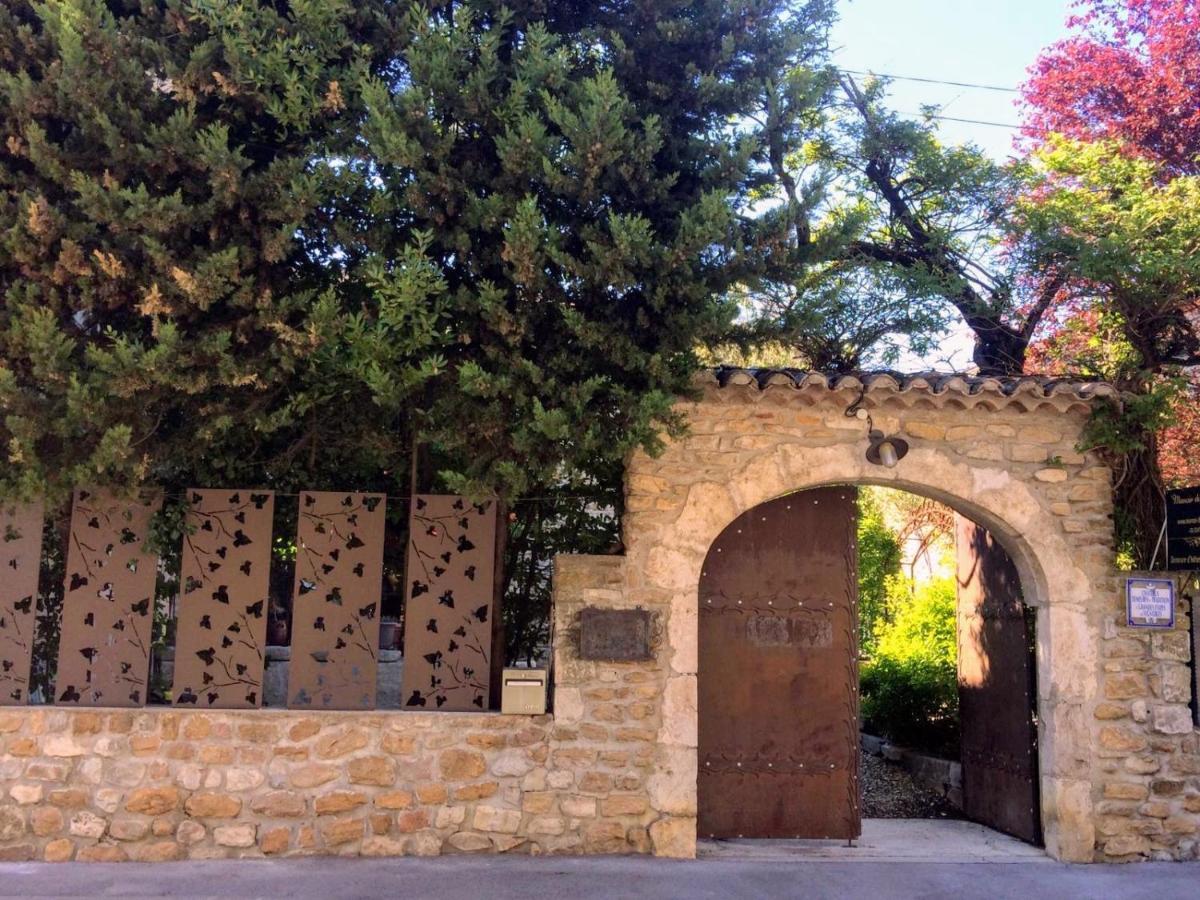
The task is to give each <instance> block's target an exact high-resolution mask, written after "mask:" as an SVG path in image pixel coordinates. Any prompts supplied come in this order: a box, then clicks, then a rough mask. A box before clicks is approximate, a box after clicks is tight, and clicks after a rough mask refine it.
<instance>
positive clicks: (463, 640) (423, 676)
mask: <svg viewBox="0 0 1200 900" xmlns="http://www.w3.org/2000/svg"><path fill="white" fill-rule="evenodd" d="M495 567H496V503H495V501H491V500H489V501H485V502H483V503H471V502H470V501H469V500H467V499H466V498H465V497H459V496H455V495H453V494H422V495H418V496H416V497H414V498H413V505H412V512H411V514H410V516H409V539H408V565H407V569H406V573H407V574H406V576H405V577H406V581H407V583H408V591H407V605H406V606H405V614H404V622H405V628H404V688H403V691H402V695H403V698H404V706H405V707H407V708H424V709H445V710H449V711H454V710H468V711H469V710H473V709H485V708H486V707H487V702H488V691H489V688H490V683H491V672H490V669H491V658H492V622H491V617H492V615H493V614H494V610H493V604H494V602H495V600H494V588H495V582H494V579H495Z"/></svg>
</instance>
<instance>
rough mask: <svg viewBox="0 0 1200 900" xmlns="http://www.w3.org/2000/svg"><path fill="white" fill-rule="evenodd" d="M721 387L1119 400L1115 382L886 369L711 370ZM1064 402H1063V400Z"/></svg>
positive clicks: (1058, 401) (1033, 400)
mask: <svg viewBox="0 0 1200 900" xmlns="http://www.w3.org/2000/svg"><path fill="white" fill-rule="evenodd" d="M712 375H713V377H714V378H715V381H716V384H717V386H718V387H722V388H724V387H730V386H751V387H757V388H758V389H759V390H764V391H765V390H767V389H768V388H792V389H795V390H801V391H820V390H827V391H860V392H864V393H865V394H866V395H868V396H869V395H871V394H874V393H876V392H881V393H886V394H892V395H913V396H914V397H915V396H918V395H925V396H932V397H940V398H943V399H945V400H952V399H960V400H969V398H978V399H980V400H983V399H991V400H994V401H997V402H1003V401H1007V400H1018V401H1025V402H1024V403H1023V404H1022V405H1025V406H1032V405H1041V402H1042V401H1050V402H1051V403H1053V404H1054V405H1068V406H1070V405H1075V404H1076V403H1088V402H1090V401H1092V400H1096V399H1099V398H1110V399H1112V400H1116V401H1118V402H1119V401H1120V393H1119V392H1118V391H1117V389H1116V388H1114V387H1113V386H1112V385H1111V384H1108V383H1106V382H1103V381H1094V380H1087V379H1080V378H1060V377H1052V376H1045V375H1012V376H996V375H959V374H951V373H945V372H912V373H903V372H892V371H887V370H876V371H864V372H849V373H844V374H827V373H824V372H810V371H805V370H803V369H758V368H738V367H734V366H720V367H718V368H716V369H714V370H712ZM1063 401H1065V403H1064V402H1063Z"/></svg>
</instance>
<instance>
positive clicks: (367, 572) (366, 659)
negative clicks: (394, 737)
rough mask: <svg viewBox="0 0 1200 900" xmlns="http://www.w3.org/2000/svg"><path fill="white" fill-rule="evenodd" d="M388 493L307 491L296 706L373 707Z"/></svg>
mask: <svg viewBox="0 0 1200 900" xmlns="http://www.w3.org/2000/svg"><path fill="white" fill-rule="evenodd" d="M384 511H385V500H384V495H383V494H344V493H338V492H333V491H325V492H315V491H305V492H303V493H301V494H300V522H299V526H298V529H297V537H296V581H295V587H294V589H293V594H292V658H291V662H290V663H289V665H288V694H287V697H288V706H289V707H290V708H291V709H373V708H374V706H375V678H376V673H375V669H376V665H377V660H378V648H379V605H380V600H381V597H382V587H383V531H384Z"/></svg>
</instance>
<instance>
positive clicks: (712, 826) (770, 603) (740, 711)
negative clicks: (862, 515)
mask: <svg viewBox="0 0 1200 900" xmlns="http://www.w3.org/2000/svg"><path fill="white" fill-rule="evenodd" d="M855 498H856V491H855V489H854V488H821V489H817V490H810V491H803V492H801V493H797V494H791V495H789V496H786V497H781V498H780V499H778V500H772V501H770V502H769V503H764V504H762V505H761V506H757V507H755V508H754V509H752V510H750V511H749V512H747V513H745V514H744V515H742V516H740V517H739V518H738V519H737V520H735V521H734V522H733V523H732V524H731V525H730V526H729V527H728V528H726V529H725V530H724V531H723V532H721V535H720V536H719V537H718V538H717V540H716V541H714V542H713V545H712V547H710V548H709V551H708V556H707V558H706V559H705V562H704V569H703V574H702V575H701V578H700V657H699V676H698V682H699V685H698V686H699V728H700V732H699V744H700V749H699V763H700V769H699V778H698V785H697V788H698V802H699V819H698V822H697V832H698V834H699V835H700V836H701V837H804V838H853V837H857V836H858V834H859V831H860V828H859V801H858V660H857V656H858V640H857V628H856V623H855V609H854V603H855V596H856V592H857V572H856V568H857V567H856V551H855V523H856V505H855Z"/></svg>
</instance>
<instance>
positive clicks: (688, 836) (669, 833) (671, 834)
mask: <svg viewBox="0 0 1200 900" xmlns="http://www.w3.org/2000/svg"><path fill="white" fill-rule="evenodd" d="M650 842H651V844H652V845H653V847H654V855H655V856H665V857H672V858H676V859H692V858H694V857H695V855H696V820H695V819H691V818H684V817H682V816H668V817H664V818H662V819H659V820H658V821H657V822H655V823H653V824H652V825H651V826H650Z"/></svg>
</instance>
